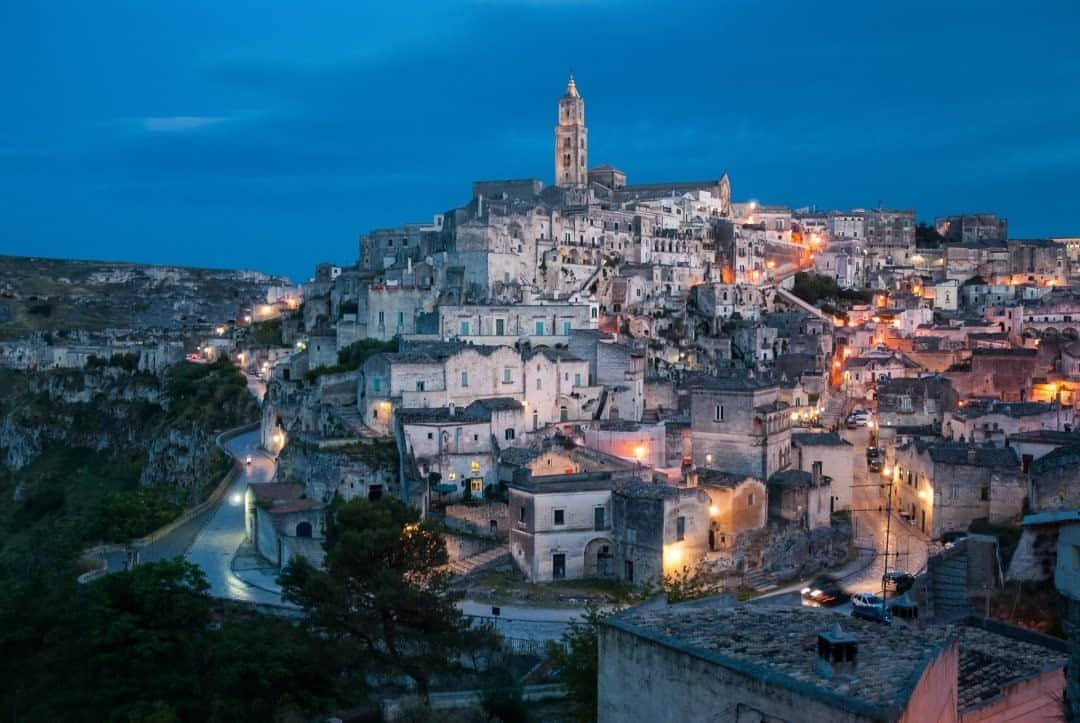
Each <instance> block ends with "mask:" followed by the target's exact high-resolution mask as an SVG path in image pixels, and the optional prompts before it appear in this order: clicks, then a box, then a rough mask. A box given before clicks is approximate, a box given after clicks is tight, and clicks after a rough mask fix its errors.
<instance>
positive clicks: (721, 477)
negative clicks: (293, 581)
mask: <svg viewBox="0 0 1080 723" xmlns="http://www.w3.org/2000/svg"><path fill="white" fill-rule="evenodd" d="M688 481H689V482H690V484H691V486H693V485H694V484H696V485H697V486H698V487H699V488H700V489H703V490H705V494H707V495H709V550H711V551H717V550H722V551H731V550H734V549H735V548H736V543H737V541H738V539H739V535H741V534H743V533H745V532H752V531H754V530H761V529H763V528H764V527H765V525H766V524H767V523H768V519H769V492H768V488H766V486H765V483H764V482H762V481H761V480H760V479H758V478H756V477H747V476H742V475H734V474H728V473H727V472H717V471H715V470H708V469H701V470H696V471H695V472H694V473H692V474H691V475H690V477H689V480H688Z"/></svg>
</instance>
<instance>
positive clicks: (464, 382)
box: [461, 372, 469, 387]
mask: <svg viewBox="0 0 1080 723" xmlns="http://www.w3.org/2000/svg"><path fill="white" fill-rule="evenodd" d="M461 386H463V387H467V386H469V373H468V372H462V373H461Z"/></svg>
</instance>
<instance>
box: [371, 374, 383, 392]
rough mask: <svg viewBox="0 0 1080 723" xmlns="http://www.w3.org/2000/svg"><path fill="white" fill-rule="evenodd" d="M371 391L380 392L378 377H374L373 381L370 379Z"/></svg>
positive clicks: (380, 382)
mask: <svg viewBox="0 0 1080 723" xmlns="http://www.w3.org/2000/svg"><path fill="white" fill-rule="evenodd" d="M371 389H372V391H376V392H381V391H382V379H379V378H378V377H375V378H374V379H372V380H371Z"/></svg>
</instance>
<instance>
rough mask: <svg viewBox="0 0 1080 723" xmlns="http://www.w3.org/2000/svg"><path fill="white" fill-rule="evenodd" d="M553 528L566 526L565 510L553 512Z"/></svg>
mask: <svg viewBox="0 0 1080 723" xmlns="http://www.w3.org/2000/svg"><path fill="white" fill-rule="evenodd" d="M554 512H555V526H556V527H558V526H560V525H565V524H566V510H555V511H554Z"/></svg>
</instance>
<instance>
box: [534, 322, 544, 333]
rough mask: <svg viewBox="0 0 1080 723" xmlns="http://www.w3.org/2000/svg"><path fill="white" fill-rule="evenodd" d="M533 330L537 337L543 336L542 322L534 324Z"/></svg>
mask: <svg viewBox="0 0 1080 723" xmlns="http://www.w3.org/2000/svg"><path fill="white" fill-rule="evenodd" d="M534 330H535V332H536V335H537V336H543V335H544V322H542V321H538V322H536V324H535V326H534Z"/></svg>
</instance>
